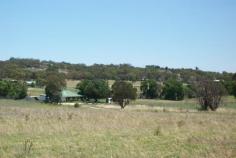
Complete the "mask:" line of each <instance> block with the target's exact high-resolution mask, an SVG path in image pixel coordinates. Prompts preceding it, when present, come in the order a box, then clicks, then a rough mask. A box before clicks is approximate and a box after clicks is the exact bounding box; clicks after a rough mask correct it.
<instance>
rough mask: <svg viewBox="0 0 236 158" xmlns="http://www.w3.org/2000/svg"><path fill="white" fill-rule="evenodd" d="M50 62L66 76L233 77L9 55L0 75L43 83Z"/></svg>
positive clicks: (0, 66)
mask: <svg viewBox="0 0 236 158" xmlns="http://www.w3.org/2000/svg"><path fill="white" fill-rule="evenodd" d="M51 65H53V66H55V67H57V69H59V72H62V73H64V75H65V77H66V78H67V79H76V80H84V79H90V80H93V79H104V80H129V81H140V80H142V79H153V80H156V81H159V82H165V81H167V80H168V79H171V78H174V79H176V80H178V81H181V82H183V83H187V84H192V83H194V82H196V81H199V79H200V78H202V77H205V78H208V79H211V80H214V79H219V80H224V81H226V82H228V81H229V82H230V81H232V76H233V74H232V73H227V72H222V73H217V72H205V71H201V70H199V68H196V69H171V68H168V67H160V66H155V65H148V66H146V67H145V68H140V67H134V66H132V65H129V64H120V65H113V64H110V65H103V64H94V65H91V66H87V65H84V64H70V63H66V62H60V63H56V62H52V61H39V60H36V59H18V58H11V59H10V60H7V61H0V78H12V79H18V80H28V79H34V80H37V81H38V82H37V83H38V84H39V85H45V84H46V82H45V78H46V75H47V72H46V69H47V68H48V67H50V66H51Z"/></svg>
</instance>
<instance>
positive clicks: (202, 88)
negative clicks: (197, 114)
mask: <svg viewBox="0 0 236 158" xmlns="http://www.w3.org/2000/svg"><path fill="white" fill-rule="evenodd" d="M224 94H225V89H224V87H223V85H222V84H221V83H220V82H214V81H210V80H201V81H199V83H198V84H197V96H198V101H199V104H200V105H201V110H208V109H211V110H212V111H215V110H216V109H217V108H218V107H219V106H220V104H221V103H222V96H223V95H224Z"/></svg>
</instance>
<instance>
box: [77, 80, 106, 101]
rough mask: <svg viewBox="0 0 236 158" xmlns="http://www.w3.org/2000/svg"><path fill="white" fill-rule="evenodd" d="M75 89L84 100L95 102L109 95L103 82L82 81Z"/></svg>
mask: <svg viewBox="0 0 236 158" xmlns="http://www.w3.org/2000/svg"><path fill="white" fill-rule="evenodd" d="M77 89H79V91H80V92H79V93H80V94H81V95H83V96H84V98H85V99H86V100H90V99H94V100H95V102H97V100H98V99H102V98H106V97H108V96H109V95H110V89H109V86H108V83H107V81H105V80H83V81H81V82H80V83H79V84H78V85H77Z"/></svg>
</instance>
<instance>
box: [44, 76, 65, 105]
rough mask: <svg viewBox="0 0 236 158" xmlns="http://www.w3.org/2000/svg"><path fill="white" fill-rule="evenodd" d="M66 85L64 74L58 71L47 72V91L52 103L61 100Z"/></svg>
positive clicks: (49, 100)
mask: <svg viewBox="0 0 236 158" xmlns="http://www.w3.org/2000/svg"><path fill="white" fill-rule="evenodd" d="M65 87H66V81H65V77H64V75H62V74H60V73H58V72H51V73H48V74H47V78H46V87H45V93H46V96H47V101H48V102H51V103H59V102H61V92H62V90H63V89H64V88H65Z"/></svg>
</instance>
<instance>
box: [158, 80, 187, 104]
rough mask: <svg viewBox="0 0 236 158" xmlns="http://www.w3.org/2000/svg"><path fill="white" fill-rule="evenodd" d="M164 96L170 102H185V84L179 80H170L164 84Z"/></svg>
mask: <svg viewBox="0 0 236 158" xmlns="http://www.w3.org/2000/svg"><path fill="white" fill-rule="evenodd" d="M162 96H163V97H164V99H168V100H183V99H184V88H183V84H182V83H181V82H179V81H177V80H174V79H170V80H167V81H166V82H165V83H164V87H163V91H162Z"/></svg>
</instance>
